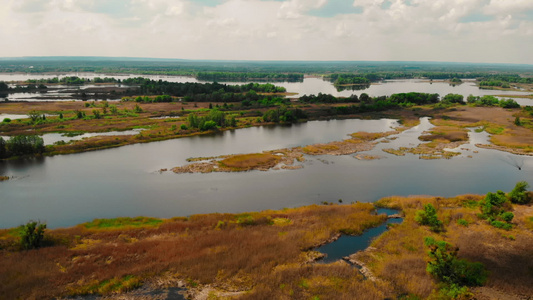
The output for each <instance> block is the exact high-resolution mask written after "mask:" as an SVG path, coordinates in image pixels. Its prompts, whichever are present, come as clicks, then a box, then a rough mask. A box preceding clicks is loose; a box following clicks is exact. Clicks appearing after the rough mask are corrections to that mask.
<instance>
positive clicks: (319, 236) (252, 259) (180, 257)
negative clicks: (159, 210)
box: [0, 203, 386, 299]
mask: <svg viewBox="0 0 533 300" xmlns="http://www.w3.org/2000/svg"><path fill="white" fill-rule="evenodd" d="M373 211H374V207H373V205H372V204H365V203H356V204H351V205H321V206H308V207H301V208H296V209H284V210H280V211H264V212H259V213H245V214H209V215H194V216H191V217H189V218H174V219H169V220H163V221H162V222H159V223H158V222H156V221H157V220H156V219H147V218H144V219H143V218H140V219H139V218H138V219H136V220H135V222H137V223H138V222H141V223H140V224H137V225H135V226H133V225H131V226H130V225H128V223H127V221H128V220H121V221H120V222H117V221H114V220H111V221H106V220H98V221H96V222H92V223H90V224H89V225H87V224H82V225H79V226H76V227H72V228H66V229H55V230H47V232H46V240H47V246H46V247H43V248H40V249H38V250H29V251H20V250H18V249H17V244H16V240H17V238H16V231H15V230H1V231H0V268H1V270H2V272H0V281H1V282H2V285H0V298H1V299H17V298H23V299H30V298H34V299H43V298H53V297H58V296H69V295H70V296H73V295H80V294H92V293H96V294H107V295H113V294H116V293H118V292H120V291H123V292H124V291H127V290H128V289H132V288H134V287H137V286H139V285H141V284H142V283H145V286H148V288H161V287H162V283H161V282H167V283H166V284H167V285H171V286H172V285H177V282H185V283H187V286H188V287H189V288H194V287H197V288H199V287H200V288H202V287H206V286H205V285H207V284H209V285H210V287H211V288H213V289H214V292H213V293H214V294H215V295H216V294H217V293H219V292H220V293H224V292H241V293H238V295H242V296H244V297H245V298H247V297H248V298H250V299H265V298H264V296H265V297H266V295H272V296H273V297H274V298H277V297H278V296H279V297H281V298H277V299H283V298H284V297H288V296H289V295H291V296H292V297H296V298H307V297H308V296H309V297H312V296H314V295H316V296H319V297H320V298H321V299H322V298H323V297H326V298H327V295H341V296H342V295H344V296H343V297H341V298H340V299H343V298H345V299H348V298H349V296H348V295H350V293H351V292H354V291H355V290H357V289H359V288H364V291H367V292H368V295H369V297H368V299H371V298H372V297H371V295H384V294H386V293H385V292H383V291H382V290H381V289H380V288H378V287H379V285H378V286H376V285H374V284H372V283H368V282H364V281H363V280H362V277H361V275H360V274H358V272H356V271H355V270H354V269H353V268H352V267H350V266H349V265H347V264H335V265H324V266H318V265H314V264H310V262H311V261H312V259H313V257H316V255H315V254H314V252H313V251H310V250H311V249H313V248H314V247H316V246H317V245H320V244H321V243H324V242H325V241H327V240H329V239H331V238H332V237H335V236H336V235H338V234H339V233H340V232H349V233H351V234H360V233H361V232H362V231H363V230H364V229H366V228H369V227H373V226H376V225H378V224H380V223H382V222H383V221H384V220H385V216H384V215H375V214H373ZM131 222H133V221H131ZM142 222H149V223H147V224H146V225H142ZM117 224H118V225H117ZM99 226H100V227H99ZM99 228H101V229H99ZM303 281H305V282H307V284H303V283H302V282H303ZM278 283H279V284H278ZM271 284H275V286H276V287H280V285H284V286H286V288H279V289H278V288H275V289H272V287H273V286H271ZM163 287H164V286H163ZM344 287H346V289H345V288H344ZM262 295H264V296H262ZM284 295H285V296H284ZM271 299H272V298H271ZM324 299H325V298H324Z"/></svg>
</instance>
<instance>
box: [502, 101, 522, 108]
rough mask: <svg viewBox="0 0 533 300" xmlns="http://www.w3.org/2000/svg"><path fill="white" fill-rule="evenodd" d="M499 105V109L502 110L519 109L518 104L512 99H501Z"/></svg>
mask: <svg viewBox="0 0 533 300" xmlns="http://www.w3.org/2000/svg"><path fill="white" fill-rule="evenodd" d="M499 105H500V107H503V108H520V104H518V103H517V102H516V101H514V100H513V99H507V100H505V99H502V100H500V103H499Z"/></svg>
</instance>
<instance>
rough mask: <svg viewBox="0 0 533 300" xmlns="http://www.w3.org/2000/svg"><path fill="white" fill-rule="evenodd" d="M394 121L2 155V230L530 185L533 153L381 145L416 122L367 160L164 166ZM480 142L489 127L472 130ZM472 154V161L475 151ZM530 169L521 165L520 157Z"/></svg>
mask: <svg viewBox="0 0 533 300" xmlns="http://www.w3.org/2000/svg"><path fill="white" fill-rule="evenodd" d="M397 125H398V123H397V122H396V120H391V119H382V120H330V121H311V122H307V123H301V124H293V125H287V126H262V127H252V128H245V129H239V130H232V131H224V132H220V133H218V134H213V135H205V136H194V137H188V138H181V139H175V140H167V141H162V142H154V143H148V144H136V145H129V146H124V147H120V148H115V149H107V150H101V151H95V152H87V153H79V154H71V155H61V156H54V157H44V158H33V159H25V160H15V161H1V162H0V174H2V175H6V176H14V178H13V179H11V180H8V181H5V182H0V228H7V227H13V226H18V225H20V224H23V223H25V222H27V221H28V220H31V219H33V220H41V221H44V222H47V223H48V225H49V227H51V228H56V227H65V226H72V225H75V224H78V223H81V222H85V221H90V220H92V219H94V218H113V217H119V216H139V215H142V216H153V217H163V218H168V217H173V216H187V215H191V214H198V213H212V212H233V213H236V212H245V211H257V210H264V209H281V208H284V207H296V206H302V205H308V204H318V203H321V202H323V201H328V202H337V200H338V199H343V202H344V203H349V202H352V201H361V202H373V201H376V200H378V199H379V198H381V197H385V196H391V195H405V196H407V195H411V194H428V195H438V196H454V195H457V194H464V193H486V192H488V191H496V190H498V189H501V190H504V191H509V190H511V189H512V188H513V187H514V185H515V184H516V182H517V181H521V180H525V181H528V182H529V183H530V184H532V183H533V181H531V178H533V157H524V156H516V155H511V154H508V153H504V152H499V151H495V150H488V149H477V148H476V147H475V146H474V145H466V146H465V147H464V148H466V149H475V150H477V151H479V153H475V154H474V153H473V151H471V150H464V151H463V152H464V153H463V154H462V155H460V156H458V157H455V158H453V159H451V160H429V161H428V160H422V159H418V157H417V156H414V155H410V154H408V155H406V156H403V157H397V156H393V155H390V154H387V153H385V152H383V151H381V149H382V148H390V147H397V146H399V145H410V144H413V143H415V144H417V143H419V141H418V140H417V137H418V136H419V135H420V134H421V133H422V132H423V131H424V130H427V129H428V128H430V127H431V124H430V123H429V121H428V119H427V118H423V119H422V122H421V124H420V125H419V126H416V127H414V128H412V129H409V130H406V131H404V132H402V133H400V134H398V135H397V139H396V140H393V141H391V142H390V143H383V144H379V145H378V146H377V147H376V148H375V149H374V150H371V151H369V152H368V153H370V154H378V155H381V156H383V159H379V160H371V161H364V160H358V159H356V158H354V157H353V155H346V156H307V157H306V158H307V160H306V161H305V162H304V163H303V165H304V168H303V169H300V170H277V171H276V170H273V171H267V172H262V171H251V172H243V173H209V174H174V173H172V172H163V173H159V172H158V170H159V169H161V168H171V167H174V166H179V165H184V164H186V163H187V162H186V159H187V158H189V157H200V156H218V155H224V154H233V153H252V152H259V151H263V150H273V149H279V148H285V147H294V146H300V145H308V144H314V143H324V142H329V141H335V140H342V139H346V138H348V136H347V135H348V134H349V133H353V132H357V131H369V132H381V131H388V130H390V127H391V126H397ZM471 136H472V139H473V140H474V141H482V140H483V139H486V134H484V133H475V132H472V133H471ZM469 155H471V156H472V158H469V157H468V156H469ZM516 161H519V162H520V163H521V164H522V165H523V166H522V169H521V170H518V168H517V167H516V166H514V165H513V164H514V162H516Z"/></svg>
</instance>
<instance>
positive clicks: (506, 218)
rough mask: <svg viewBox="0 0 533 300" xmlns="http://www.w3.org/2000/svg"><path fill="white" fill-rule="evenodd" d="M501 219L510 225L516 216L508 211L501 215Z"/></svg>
mask: <svg viewBox="0 0 533 300" xmlns="http://www.w3.org/2000/svg"><path fill="white" fill-rule="evenodd" d="M500 218H502V219H503V220H504V221H505V222H507V223H509V222H511V221H512V220H513V218H514V214H513V213H512V212H509V211H506V212H504V213H502V214H500Z"/></svg>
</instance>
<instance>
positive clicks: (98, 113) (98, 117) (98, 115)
mask: <svg viewBox="0 0 533 300" xmlns="http://www.w3.org/2000/svg"><path fill="white" fill-rule="evenodd" d="M93 115H94V118H95V119H100V118H101V116H100V111H99V110H98V109H93Z"/></svg>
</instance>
